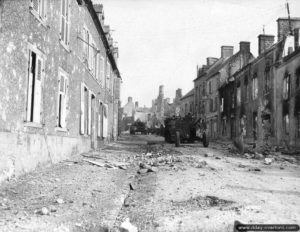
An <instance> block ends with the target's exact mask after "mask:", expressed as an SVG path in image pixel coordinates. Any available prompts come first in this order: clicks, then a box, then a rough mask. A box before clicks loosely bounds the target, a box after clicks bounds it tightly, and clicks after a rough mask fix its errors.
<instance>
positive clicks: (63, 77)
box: [57, 71, 69, 128]
mask: <svg viewBox="0 0 300 232" xmlns="http://www.w3.org/2000/svg"><path fill="white" fill-rule="evenodd" d="M68 82H69V81H68V75H67V73H66V72H64V71H59V79H58V107H57V126H58V127H61V128H66V111H67V93H68V88H69V84H68Z"/></svg>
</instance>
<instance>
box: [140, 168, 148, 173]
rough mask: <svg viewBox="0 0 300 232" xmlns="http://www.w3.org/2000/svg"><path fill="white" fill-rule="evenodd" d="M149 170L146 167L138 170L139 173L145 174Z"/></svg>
mask: <svg viewBox="0 0 300 232" xmlns="http://www.w3.org/2000/svg"><path fill="white" fill-rule="evenodd" d="M147 172H148V169H146V168H142V169H140V170H138V174H145V173H147Z"/></svg>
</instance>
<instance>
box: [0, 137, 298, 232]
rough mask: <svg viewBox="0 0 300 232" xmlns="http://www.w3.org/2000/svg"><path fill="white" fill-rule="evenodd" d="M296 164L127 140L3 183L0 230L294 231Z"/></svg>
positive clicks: (274, 155) (158, 140) (156, 140)
mask: <svg viewBox="0 0 300 232" xmlns="http://www.w3.org/2000/svg"><path fill="white" fill-rule="evenodd" d="M266 158H267V159H266ZM298 158H299V157H298V156H294V157H293V156H291V155H284V154H281V152H270V153H269V154H267V155H262V154H259V153H256V154H246V155H239V154H237V153H235V152H234V150H233V149H232V147H231V145H230V144H226V143H210V146H209V147H208V148H204V147H203V146H202V144H201V143H194V144H182V145H181V147H178V148H176V147H175V146H174V144H166V143H164V141H163V138H162V137H158V136H154V135H134V136H130V135H124V136H122V137H121V138H120V141H118V142H117V143H112V144H110V145H107V146H105V147H104V148H103V149H101V150H100V151H91V152H89V153H85V154H81V155H78V156H76V157H72V159H70V160H68V161H64V162H61V163H59V164H55V165H52V166H49V167H47V168H38V169H37V170H36V171H35V172H32V173H29V174H26V175H24V176H21V177H18V178H15V179H12V180H11V181H10V182H7V183H3V184H2V185H1V188H0V210H1V211H0V231H126V230H122V229H120V227H122V226H121V225H122V223H123V222H124V221H126V219H129V221H130V224H131V225H132V226H133V227H136V228H137V229H138V231H144V232H151V231H233V224H234V222H235V221H239V222H241V223H245V224H300V207H299V206H300V205H299V204H300V203H299V202H300V169H299V160H297V159H298ZM132 231H133V230H132Z"/></svg>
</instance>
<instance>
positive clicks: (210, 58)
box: [206, 57, 218, 66]
mask: <svg viewBox="0 0 300 232" xmlns="http://www.w3.org/2000/svg"><path fill="white" fill-rule="evenodd" d="M217 60H218V58H215V57H207V58H206V64H207V66H211V65H213V64H214V63H215V62H217Z"/></svg>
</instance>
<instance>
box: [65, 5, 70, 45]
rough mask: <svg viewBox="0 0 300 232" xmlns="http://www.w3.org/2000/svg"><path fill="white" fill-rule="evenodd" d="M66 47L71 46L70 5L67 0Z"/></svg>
mask: <svg viewBox="0 0 300 232" xmlns="http://www.w3.org/2000/svg"><path fill="white" fill-rule="evenodd" d="M65 44H66V45H69V44H70V3H69V0H66V41H65Z"/></svg>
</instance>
